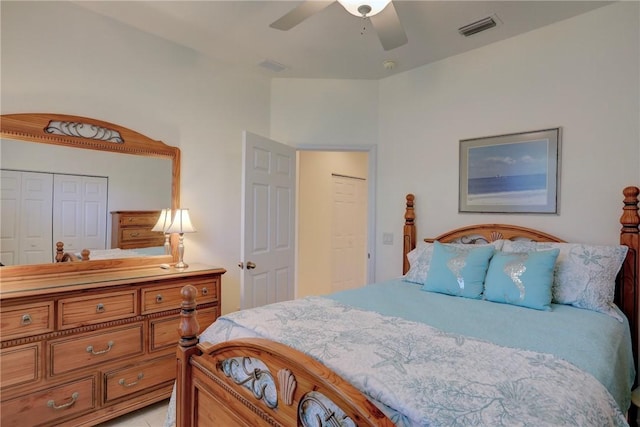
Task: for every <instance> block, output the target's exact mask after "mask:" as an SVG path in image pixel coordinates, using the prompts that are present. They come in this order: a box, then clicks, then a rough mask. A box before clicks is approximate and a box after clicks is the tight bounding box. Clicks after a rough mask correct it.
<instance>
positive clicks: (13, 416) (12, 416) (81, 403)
mask: <svg viewBox="0 0 640 427" xmlns="http://www.w3.org/2000/svg"><path fill="white" fill-rule="evenodd" d="M95 391H96V387H95V379H94V377H88V378H84V379H80V380H78V381H74V382H71V383H68V384H64V385H61V386H58V387H52V388H49V389H47V390H43V391H40V392H36V393H32V394H28V395H26V396H23V397H19V398H16V399H11V400H7V401H5V402H2V427H14V426H15V427H24V426H35V425H49V426H54V425H56V424H58V422H60V421H63V420H64V419H65V418H70V417H73V416H75V415H79V414H81V413H83V412H89V411H91V410H92V409H94V408H95V407H96V398H95V395H96V393H95Z"/></svg>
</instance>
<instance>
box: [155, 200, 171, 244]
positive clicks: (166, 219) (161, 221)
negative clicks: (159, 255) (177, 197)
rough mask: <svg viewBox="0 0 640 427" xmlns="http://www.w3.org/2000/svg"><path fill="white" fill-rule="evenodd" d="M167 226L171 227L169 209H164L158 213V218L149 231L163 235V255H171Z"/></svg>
mask: <svg viewBox="0 0 640 427" xmlns="http://www.w3.org/2000/svg"><path fill="white" fill-rule="evenodd" d="M169 226H171V209H170V208H165V209H162V211H160V216H159V217H158V222H156V225H154V226H153V228H152V229H151V231H162V232H163V233H164V253H165V254H167V255H169V254H171V244H170V243H169V236H170V234H169V233H168V231H167V230H169Z"/></svg>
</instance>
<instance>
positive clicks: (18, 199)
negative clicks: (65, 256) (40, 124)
mask: <svg viewBox="0 0 640 427" xmlns="http://www.w3.org/2000/svg"><path fill="white" fill-rule="evenodd" d="M1 182H2V203H1V206H2V212H1V215H2V221H1V223H0V224H1V228H2V230H1V232H0V249H1V255H0V259H1V262H2V263H3V264H4V265H17V264H44V263H49V262H53V245H52V218H51V211H52V188H53V176H52V175H51V174H48V173H37V172H21V171H8V170H3V171H2V181H1Z"/></svg>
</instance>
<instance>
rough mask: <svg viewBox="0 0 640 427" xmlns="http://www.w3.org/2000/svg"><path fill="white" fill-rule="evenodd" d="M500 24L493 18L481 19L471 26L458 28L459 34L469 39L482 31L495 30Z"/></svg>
mask: <svg viewBox="0 0 640 427" xmlns="http://www.w3.org/2000/svg"><path fill="white" fill-rule="evenodd" d="M496 25H498V23H497V22H496V20H495V19H493V17H492V16H489V17H487V18H484V19H481V20H479V21H476V22H472V23H471V24H469V25H465V26H464V27H460V28H458V32H459V33H460V34H462V35H463V36H465V37H469V36H470V35H472V34H476V33H479V32H480V31H484V30H488V29H489V28H493V27H495V26H496Z"/></svg>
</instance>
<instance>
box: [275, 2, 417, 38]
mask: <svg viewBox="0 0 640 427" xmlns="http://www.w3.org/2000/svg"><path fill="white" fill-rule="evenodd" d="M336 1H337V2H338V3H340V4H341V5H342V6H343V7H344V8H345V9H346V10H347V12H349V13H351V14H352V15H355V16H358V17H361V18H364V19H369V20H370V21H371V25H372V26H373V28H374V29H375V30H376V33H377V34H378V38H379V39H380V43H382V47H383V48H384V50H391V49H395V48H396V47H399V46H402V45H404V44H406V43H407V41H408V40H407V35H406V34H405V32H404V28H402V25H401V24H400V19H399V18H398V14H397V13H396V8H395V7H394V6H393V3H392V2H391V0H330V1H319V0H306V1H303V2H302V3H300V4H299V5H298V6H297V7H295V8H294V9H293V10H291V11H290V12H288V13H286V14H285V15H284V16H282V17H281V18H280V19H278V20H276V21H275V22H273V23H272V24H271V25H270V27H271V28H275V29H277V30H282V31H287V30H290V29H291V28H293V27H295V26H296V25H298V24H299V23H301V22H302V21H304V20H305V19H307V18H309V17H310V16H311V15H314V14H316V13H318V12H320V11H321V10H323V9H324V8H326V7H327V6H329V5H330V4H332V3H335V2H336Z"/></svg>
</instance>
